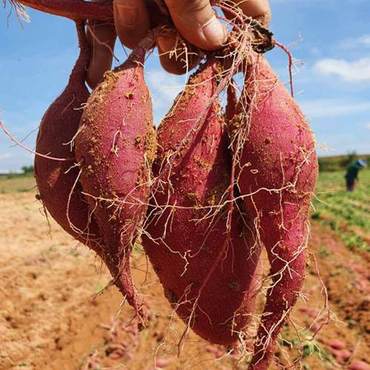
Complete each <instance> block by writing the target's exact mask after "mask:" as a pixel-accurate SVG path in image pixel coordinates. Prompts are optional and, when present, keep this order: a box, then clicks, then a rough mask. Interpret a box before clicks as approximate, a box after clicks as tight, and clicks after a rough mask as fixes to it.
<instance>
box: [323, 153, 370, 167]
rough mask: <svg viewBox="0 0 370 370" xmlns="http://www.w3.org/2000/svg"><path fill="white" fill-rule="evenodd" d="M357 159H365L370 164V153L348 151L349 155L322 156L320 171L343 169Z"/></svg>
mask: <svg viewBox="0 0 370 370" xmlns="http://www.w3.org/2000/svg"><path fill="white" fill-rule="evenodd" d="M355 159H365V160H367V162H368V163H369V164H370V154H363V155H358V154H356V152H351V153H348V154H347V155H337V156H333V157H320V158H319V167H320V172H325V171H329V172H334V171H343V170H345V169H346V167H347V166H348V165H349V164H350V163H351V162H352V161H354V160H355Z"/></svg>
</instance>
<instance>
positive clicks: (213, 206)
mask: <svg viewBox="0 0 370 370" xmlns="http://www.w3.org/2000/svg"><path fill="white" fill-rule="evenodd" d="M217 65H218V64H217V63H216V62H215V60H212V61H210V62H209V63H207V64H206V65H205V66H203V67H202V68H201V69H200V71H199V72H198V73H196V74H195V75H194V76H193V77H191V78H190V81H189V83H188V85H187V87H186V88H185V90H184V92H183V93H181V94H180V95H179V97H178V99H177V100H176V102H175V103H174V105H173V108H172V109H171V111H170V112H169V114H168V115H167V116H166V118H165V119H164V121H163V122H162V123H161V125H160V127H159V130H158V147H159V148H158V154H157V159H156V161H155V165H154V171H153V172H154V174H155V176H157V177H156V186H155V187H153V190H152V191H153V199H152V202H153V207H152V209H151V211H150V213H149V218H148V225H147V227H146V233H145V235H143V245H144V248H145V251H146V253H147V255H148V256H149V258H150V261H151V263H152V265H153V267H154V270H155V271H156V273H157V274H158V276H159V279H160V281H161V283H162V285H163V287H164V290H165V294H166V297H167V298H168V300H169V301H170V302H171V304H172V306H173V307H174V309H175V311H176V313H177V314H179V316H180V317H181V318H182V319H183V320H184V321H185V323H186V324H187V325H188V326H189V327H190V328H192V329H193V330H194V331H195V332H196V333H197V334H198V335H200V336H202V337H203V338H205V339H207V340H209V341H210V342H213V343H220V344H232V343H234V342H235V341H236V340H237V339H238V335H240V334H241V333H240V331H242V329H243V328H244V326H245V325H246V324H247V322H248V321H249V319H250V316H249V312H250V310H252V308H253V302H254V296H253V293H254V292H255V289H254V288H255V287H254V275H255V270H256V265H257V260H258V257H259V250H258V248H253V247H254V246H255V245H254V240H253V235H252V233H251V232H250V228H251V225H249V224H248V222H247V221H246V220H245V219H243V218H242V217H241V215H239V213H238V212H239V211H236V210H235V211H234V212H232V214H231V230H228V227H227V222H228V221H227V218H228V216H230V215H229V214H228V212H229V210H230V207H229V206H228V205H223V206H220V204H221V203H223V202H225V201H226V200H228V199H229V198H228V189H229V185H230V170H231V168H230V159H231V153H230V151H229V149H228V137H227V133H226V131H225V127H224V120H223V117H222V115H221V114H220V107H219V103H218V101H217V100H215V101H214V103H213V104H212V105H211V106H210V99H211V98H212V97H213V95H214V94H215V92H216V88H217V84H216V78H215V76H216V74H217ZM201 118H203V120H202V119H201ZM202 122H203V123H202ZM197 127H201V128H200V129H197ZM244 216H246V215H244ZM248 226H249V229H248Z"/></svg>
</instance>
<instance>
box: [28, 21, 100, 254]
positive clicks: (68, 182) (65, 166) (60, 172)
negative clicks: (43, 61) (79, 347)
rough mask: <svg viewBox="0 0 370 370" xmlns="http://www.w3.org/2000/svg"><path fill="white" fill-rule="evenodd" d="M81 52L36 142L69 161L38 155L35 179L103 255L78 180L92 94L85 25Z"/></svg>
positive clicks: (77, 233) (61, 216)
mask: <svg viewBox="0 0 370 370" xmlns="http://www.w3.org/2000/svg"><path fill="white" fill-rule="evenodd" d="M78 33H79V40H80V48H81V52H80V55H79V58H78V60H77V62H76V64H75V66H74V68H73V70H72V73H71V75H70V78H69V82H68V85H67V87H66V88H65V89H64V91H63V93H62V94H61V95H60V96H59V97H58V98H57V99H56V100H55V101H54V102H53V103H52V104H51V105H50V107H49V108H48V110H47V111H46V113H45V115H44V117H43V118H42V121H41V124H40V129H39V133H38V137H37V141H36V152H37V153H40V154H44V155H48V156H51V157H55V158H64V159H67V160H66V161H57V160H53V159H48V158H44V157H41V156H38V155H36V157H35V162H34V165H35V178H36V183H37V187H38V191H39V197H40V199H41V201H42V203H43V205H44V207H45V208H46V209H47V210H48V212H49V213H50V215H51V216H52V217H53V218H54V220H55V221H56V222H57V223H58V224H59V225H60V226H61V227H62V228H63V229H64V230H65V231H66V232H68V233H69V234H70V235H72V236H73V237H75V238H76V239H77V240H79V241H80V242H82V243H85V244H88V245H89V246H90V248H92V249H94V250H95V251H96V252H98V253H99V254H101V250H100V242H101V238H100V236H99V230H98V229H97V225H96V224H95V222H94V220H93V219H92V220H90V219H89V210H88V204H87V202H86V200H85V198H84V196H83V195H82V193H81V185H80V183H79V182H78V178H79V169H78V167H76V166H75V156H74V148H73V144H72V140H73V138H74V136H75V135H76V133H77V130H78V127H79V124H80V119H81V115H82V111H83V110H82V106H83V104H85V103H86V101H87V99H88V97H89V95H90V94H89V91H88V90H87V88H86V86H85V83H84V81H85V75H86V68H87V66H88V63H89V58H90V50H89V48H88V46H87V44H86V39H85V35H84V30H83V26H81V25H80V26H78Z"/></svg>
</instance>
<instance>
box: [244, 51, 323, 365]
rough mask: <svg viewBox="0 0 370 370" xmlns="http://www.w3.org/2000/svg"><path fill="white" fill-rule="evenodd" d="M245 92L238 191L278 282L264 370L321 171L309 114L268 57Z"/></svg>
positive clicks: (296, 270) (259, 346) (301, 261)
mask: <svg viewBox="0 0 370 370" xmlns="http://www.w3.org/2000/svg"><path fill="white" fill-rule="evenodd" d="M244 93H245V95H244V98H243V99H246V101H244V103H245V106H246V104H249V106H250V107H251V110H250V112H249V113H250V114H251V116H250V126H249V134H248V138H247V141H246V143H245V146H244V148H243V152H242V157H241V163H240V165H241V167H240V168H241V170H240V173H239V176H240V180H239V187H240V191H241V194H242V195H244V196H245V198H244V204H245V207H246V209H247V211H248V212H249V214H250V215H252V216H253V218H254V219H255V221H256V222H257V221H258V222H257V225H258V230H259V235H260V240H261V242H262V244H263V245H264V246H265V247H266V249H267V253H268V257H269V261H270V264H271V270H270V275H271V276H272V286H271V288H270V289H269V291H268V293H267V301H266V305H265V308H264V315H263V317H262V319H261V324H260V328H259V330H258V338H257V340H256V344H255V349H254V356H253V359H252V362H251V365H250V369H254V370H256V369H258V370H262V369H267V368H268V366H269V363H270V361H271V357H272V355H273V352H274V343H275V341H276V338H277V335H278V333H279V331H280V329H281V327H282V325H283V323H284V321H285V320H284V318H285V316H286V315H287V314H288V313H289V310H290V309H291V308H292V306H293V305H294V303H295V301H296V299H297V296H298V294H299V292H300V290H301V287H302V283H303V279H304V272H305V262H306V252H305V245H306V241H307V237H308V232H309V230H308V212H309V204H310V200H311V196H312V194H313V191H314V188H315V184H316V179H317V173H318V166H317V157H316V152H315V143H314V139H313V135H312V133H311V131H310V129H309V127H308V124H307V122H306V121H305V119H304V117H303V114H302V113H301V111H300V109H299V107H298V106H297V104H296V103H295V102H294V100H293V99H292V97H291V96H290V95H289V93H288V92H287V90H286V89H285V87H284V86H283V85H282V84H281V83H280V82H279V81H278V79H277V77H276V76H275V74H274V73H273V71H272V69H271V67H270V66H269V64H268V63H267V62H266V61H265V60H264V59H263V58H258V59H257V62H256V64H255V65H254V66H253V68H252V72H251V74H250V77H249V78H248V79H247V80H246V84H245V88H244ZM242 117H243V115H242V114H241V115H240V116H239V118H237V119H243V118H242ZM251 194H252V195H251ZM267 334H269V337H268V336H267Z"/></svg>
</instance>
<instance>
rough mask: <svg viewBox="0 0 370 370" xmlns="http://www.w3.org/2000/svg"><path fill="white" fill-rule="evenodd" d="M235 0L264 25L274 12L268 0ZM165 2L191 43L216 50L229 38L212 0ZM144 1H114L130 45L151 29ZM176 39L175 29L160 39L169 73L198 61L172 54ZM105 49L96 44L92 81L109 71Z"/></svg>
mask: <svg viewBox="0 0 370 370" xmlns="http://www.w3.org/2000/svg"><path fill="white" fill-rule="evenodd" d="M97 1H101V0H97ZM232 1H233V2H235V4H236V5H237V6H238V7H239V8H241V9H242V11H243V12H244V14H246V15H248V16H250V17H253V18H255V19H258V20H259V21H260V22H261V23H262V24H264V25H267V24H268V22H269V20H270V14H271V12H270V6H269V1H268V0H244V1H243V0H241V1H238V0H232ZM164 2H165V3H166V5H167V7H168V10H169V12H170V15H171V18H172V20H173V22H174V24H175V26H176V29H177V31H178V32H179V33H180V34H181V36H182V37H183V38H184V39H185V40H187V41H188V42H190V43H191V44H193V45H195V46H196V47H198V48H200V49H203V50H216V49H218V48H219V47H221V46H222V44H223V43H224V42H225V41H226V38H227V32H226V29H225V27H224V26H223V25H222V24H221V22H220V21H219V20H218V19H217V18H216V15H215V13H214V10H213V9H212V7H211V3H210V0H164ZM145 3H146V1H145V0H113V12H114V20H115V28H116V31H117V34H118V36H119V38H120V40H121V42H122V43H123V44H124V45H125V46H127V47H129V48H134V47H135V46H136V45H137V44H138V42H139V41H140V40H141V39H142V38H143V37H144V36H145V35H146V34H147V32H148V31H149V29H150V28H151V22H150V21H151V17H150V14H149V12H148V9H147V7H146V4H145ZM101 32H103V31H101ZM176 42H177V35H176V33H175V32H173V33H171V32H169V33H166V35H163V36H160V37H158V38H157V46H158V50H159V55H160V60H161V64H162V66H163V67H164V68H165V69H166V70H167V71H168V72H171V73H175V74H182V73H185V72H186V70H187V69H186V67H190V68H191V67H193V66H194V64H196V62H197V60H193V61H192V63H191V65H190V66H186V65H185V64H184V61H183V59H182V58H177V59H176V58H174V57H170V53H169V52H170V51H171V50H173V49H174V48H175V46H176ZM102 48H104V45H102V44H98V43H95V44H94V45H93V49H94V52H93V58H92V62H91V65H90V66H91V67H90V68H89V71H88V76H89V80H90V82H93V83H96V81H99V80H100V79H101V78H102V76H103V74H104V72H105V70H106V69H104V68H106V66H107V65H108V64H109V63H110V64H111V62H112V55H110V59H109V58H108V55H107V53H106V52H101V49H102ZM105 49H106V50H107V48H105ZM108 59H109V60H108ZM89 80H88V82H89ZM90 82H89V84H90ZM90 86H92V85H91V84H90ZM92 87H93V86H92Z"/></svg>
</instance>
